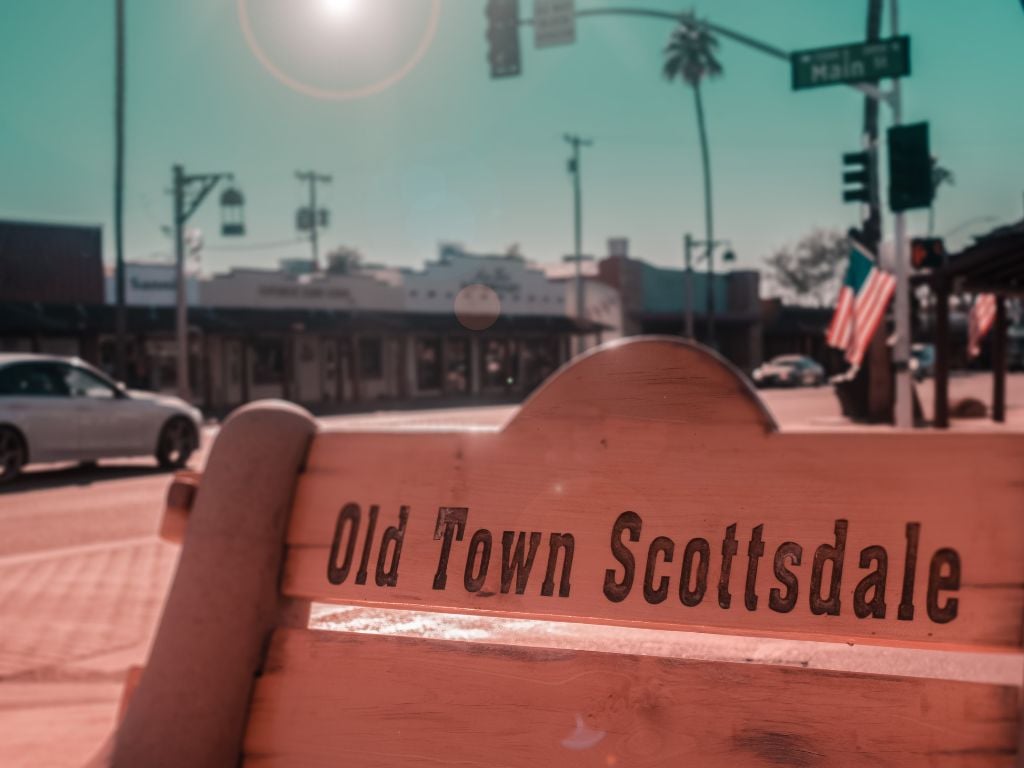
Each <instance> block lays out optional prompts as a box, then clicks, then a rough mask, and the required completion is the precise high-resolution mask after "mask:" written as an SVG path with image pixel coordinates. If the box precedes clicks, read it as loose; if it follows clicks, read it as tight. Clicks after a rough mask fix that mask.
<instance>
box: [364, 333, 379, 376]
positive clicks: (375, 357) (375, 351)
mask: <svg viewBox="0 0 1024 768" xmlns="http://www.w3.org/2000/svg"><path fill="white" fill-rule="evenodd" d="M383 346H384V345H383V344H381V341H380V339H374V338H370V339H360V340H359V374H360V376H361V377H362V378H364V379H381V378H383V377H384V349H383Z"/></svg>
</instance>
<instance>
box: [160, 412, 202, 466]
mask: <svg viewBox="0 0 1024 768" xmlns="http://www.w3.org/2000/svg"><path fill="white" fill-rule="evenodd" d="M198 442H199V441H198V440H197V435H196V429H195V427H194V426H192V423H191V422H190V421H189V420H188V419H186V418H183V417H181V416H176V417H174V418H173V419H171V420H170V421H168V422H167V423H166V424H164V428H163V429H161V430H160V439H159V440H158V441H157V448H156V460H157V463H159V464H160V466H161V467H163V468H164V469H179V468H181V467H183V466H185V464H186V463H187V462H188V460H189V457H190V456H191V455H192V453H193V451H195V449H196V446H197V444H198Z"/></svg>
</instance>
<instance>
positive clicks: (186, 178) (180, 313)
mask: <svg viewBox="0 0 1024 768" xmlns="http://www.w3.org/2000/svg"><path fill="white" fill-rule="evenodd" d="M233 178H234V177H233V176H232V175H231V174H230V173H202V174H193V175H189V174H186V173H185V168H184V166H181V165H175V166H174V167H173V168H172V172H171V183H172V187H171V194H172V195H173V197H174V272H175V294H176V299H177V302H176V304H177V306H176V310H175V323H174V326H175V339H176V342H177V343H176V346H177V353H178V359H177V363H178V364H177V366H176V367H177V385H178V397H180V398H181V399H182V400H184V401H185V402H189V401H190V400H191V399H192V396H191V392H190V386H189V376H188V364H189V357H188V301H187V297H186V293H185V222H187V221H188V219H189V217H190V216H191V215H192V214H193V213H195V212H196V209H197V208H199V205H200V204H201V203H202V202H203V200H204V199H205V198H206V196H207V195H208V194H210V191H211V190H212V189H213V188H214V187H215V186H217V183H218V182H219V181H221V180H222V179H227V180H230V179H233ZM190 187H191V188H192V189H194V191H192V190H190ZM190 195H191V196H190Z"/></svg>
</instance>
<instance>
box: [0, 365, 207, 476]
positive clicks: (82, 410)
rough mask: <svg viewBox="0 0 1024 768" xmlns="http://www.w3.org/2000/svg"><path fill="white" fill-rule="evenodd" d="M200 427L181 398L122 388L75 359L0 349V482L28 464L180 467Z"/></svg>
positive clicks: (196, 442) (195, 411)
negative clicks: (104, 461) (149, 461)
mask: <svg viewBox="0 0 1024 768" xmlns="http://www.w3.org/2000/svg"><path fill="white" fill-rule="evenodd" d="M201 424H202V415H201V414H200V412H199V410H198V409H197V408H193V407H192V406H191V405H189V404H188V403H186V402H184V401H183V400H180V399H178V398H176V397H168V396H165V395H156V394H152V393H149V392H137V391H134V390H128V389H125V388H124V386H123V385H120V384H117V383H115V382H114V381H112V380H111V379H109V378H107V376H105V375H104V374H103V373H101V372H100V371H98V370H96V369H95V368H93V367H92V366H90V365H88V364H86V363H84V362H82V361H81V360H79V359H77V358H68V357H53V356H49V355H29V354H20V353H19V354H9V353H0V484H2V483H5V482H8V481H10V480H12V479H14V478H15V477H16V476H17V475H18V474H19V473H20V472H21V469H22V467H24V466H25V465H26V464H28V463H35V462H51V461H81V462H93V461H96V460H97V459H101V458H104V457H112V456H116V457H121V456H155V457H156V460H157V462H159V464H160V466H162V467H168V468H173V467H181V466H183V465H184V464H185V462H187V461H188V459H189V456H191V455H192V452H193V451H195V449H196V448H198V447H199V434H200V432H199V430H200V426H201Z"/></svg>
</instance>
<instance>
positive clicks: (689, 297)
mask: <svg viewBox="0 0 1024 768" xmlns="http://www.w3.org/2000/svg"><path fill="white" fill-rule="evenodd" d="M683 258H684V261H685V263H686V274H685V275H684V277H683V279H684V280H685V296H684V305H683V306H684V311H685V313H686V314H685V322H684V327H683V335H684V336H686V338H688V339H691V340H692V339H693V237H692V236H691V235H690V233H689V232H687V233H686V236H685V237H684V238H683Z"/></svg>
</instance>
